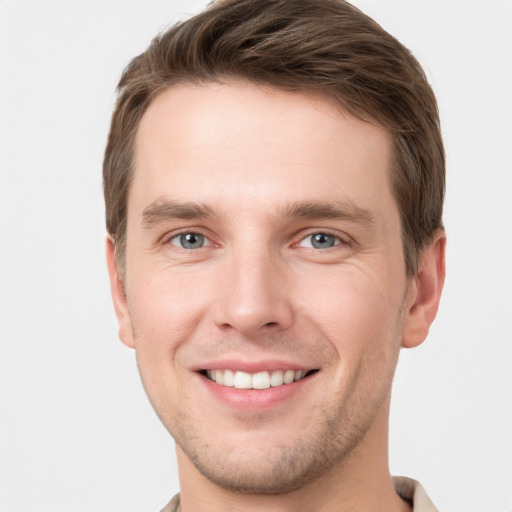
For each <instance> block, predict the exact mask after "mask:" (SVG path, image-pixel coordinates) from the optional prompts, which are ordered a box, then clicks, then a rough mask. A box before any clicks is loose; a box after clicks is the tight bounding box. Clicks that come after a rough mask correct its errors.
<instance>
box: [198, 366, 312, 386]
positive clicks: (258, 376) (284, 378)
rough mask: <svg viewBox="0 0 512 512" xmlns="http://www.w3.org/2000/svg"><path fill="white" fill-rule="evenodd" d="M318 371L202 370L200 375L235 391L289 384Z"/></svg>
mask: <svg viewBox="0 0 512 512" xmlns="http://www.w3.org/2000/svg"><path fill="white" fill-rule="evenodd" d="M317 371H318V370H316V369H313V370H272V371H270V370H268V371H267V370H264V371H261V372H257V373H247V372H242V371H234V370H202V371H201V372H200V373H201V374H202V375H204V376H205V377H206V378H207V379H209V380H211V381H213V382H216V383H217V384H219V385H220V386H226V387H234V388H236V389H268V388H270V387H279V386H284V385H286V384H291V383H293V382H297V381H299V380H302V379H305V378H306V377H308V376H310V375H312V374H313V373H316V372H317Z"/></svg>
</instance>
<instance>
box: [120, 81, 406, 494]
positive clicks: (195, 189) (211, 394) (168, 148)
mask: <svg viewBox="0 0 512 512" xmlns="http://www.w3.org/2000/svg"><path fill="white" fill-rule="evenodd" d="M390 162H391V144H390V140H389V137H388V136H387V134H386V132H385V131H384V130H383V129H381V128H380V127H377V126H374V125H372V124H369V123H365V122H363V121H361V120H358V119H356V118H354V117H352V116H350V115H348V114H346V113H343V112H342V111H341V110H340V109H339V107H337V106H336V105H335V104H334V103H333V102H332V101H330V100H328V99H326V98H323V97H320V96H318V95H313V94H303V93H290V92H282V91H278V90H276V89H272V88H269V87H267V88H264V87H257V86H255V85H250V84H247V83H243V82H228V83H226V84H211V85H203V86H195V85H180V86H175V87H172V88H170V89H169V90H167V91H165V92H164V93H162V94H160V96H159V97H157V98H156V99H155V100H154V101H153V102H152V104H151V105H150V107H149V109H148V110H147V112H146V113H145V114H144V117H143V118H142V121H141V124H140V127H139V130H138V134H137V139H136V154H135V174H134V179H133V181H132V183H131V185H130V193H129V200H128V224H127V254H126V256H127V257H126V282H125V287H126V288H125V289H126V317H125V321H124V325H123V322H121V337H122V339H123V341H124V342H125V343H127V344H128V345H134V346H135V349H136V354H137V361H138V365H139V369H140V373H141V376H142V380H143V383H144V386H145V389H146V391H147V394H148V396H149V398H150V400H151V402H152V404H153V406H154V408H155V410H156V411H157V413H158V415H159V416H160V418H161V420H162V421H163V423H164V425H165V426H166V427H167V428H168V430H169V431H170V432H171V434H172V435H173V437H174V438H175V440H176V442H177V445H178V456H179V457H180V458H181V459H182V460H189V461H192V462H193V464H194V465H195V467H196V468H198V469H199V471H200V472H201V473H202V474H203V475H205V476H206V477H208V478H209V479H210V480H212V481H213V482H215V483H218V484H220V485H222V486H224V487H226V488H231V489H238V490H241V491H246V492H283V491H285V490H289V489H293V488H296V487H298V486H300V485H303V484H304V483H305V482H307V481H310V480H312V479H314V478H316V477H317V476H319V475H321V474H322V473H323V472H325V471H328V470H330V469H332V468H333V467H335V466H336V465H337V464H340V462H341V461H343V460H344V458H346V456H347V455H348V454H349V453H350V452H351V451H352V450H353V448H354V447H355V446H357V445H359V446H362V444H363V441H364V439H365V438H367V437H368V436H369V435H370V434H371V433H372V432H373V431H374V430H376V429H377V428H381V423H382V422H379V421H377V420H376V418H379V417H381V416H383V415H384V414H385V413H387V407H388V398H389V392H390V386H391V381H392V377H393V373H394V369H395V364H396V360H397V356H398V352H399V348H400V345H401V341H402V329H403V319H404V311H405V310H407V308H408V301H409V294H408V289H409V287H408V281H407V279H406V274H405V265H404V258H403V251H402V243H401V236H400V218H399V214H398V210H397V207H396V204H395V201H394V199H393V197H392V194H391V189H390V182H389V167H390ZM121 300H122V299H121ZM213 379H217V380H218V382H215V381H214V380H213ZM290 380H292V382H289V381H290ZM233 384H234V385H233ZM247 387H253V388H262V389H244V388H247ZM365 434H366V436H365Z"/></svg>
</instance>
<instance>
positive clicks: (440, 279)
mask: <svg viewBox="0 0 512 512" xmlns="http://www.w3.org/2000/svg"><path fill="white" fill-rule="evenodd" d="M445 247H446V236H445V233H444V230H442V229H439V230H438V231H436V232H435V233H434V236H433V237H432V242H431V243H430V245H429V246H428V248H427V249H426V250H424V252H423V253H422V254H421V257H420V261H419V266H418V275H417V276H416V277H415V278H414V279H412V281H411V283H410V289H409V292H408V297H407V303H406V304H407V306H406V307H407V310H406V313H405V318H404V326H403V333H402V346H403V347H406V348H412V347H417V346H418V345H420V344H421V343H423V341H424V340H425V338H426V337H427V334H428V331H429V329H430V325H431V324H432V322H433V321H434V318H435V317H436V314H437V309H438V307H439V300H440V299H441V292H442V291H443V285H444V278H445V274H446V269H445Z"/></svg>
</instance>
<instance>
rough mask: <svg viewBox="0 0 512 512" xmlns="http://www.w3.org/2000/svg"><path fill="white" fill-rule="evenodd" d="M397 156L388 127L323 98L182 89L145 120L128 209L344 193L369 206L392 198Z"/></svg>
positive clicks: (156, 104)
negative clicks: (164, 200)
mask: <svg viewBox="0 0 512 512" xmlns="http://www.w3.org/2000/svg"><path fill="white" fill-rule="evenodd" d="M390 153H391V144H390V137H389V136H388V133H387V132H386V131H385V130H384V129H383V128H381V127H379V126H377V125H373V124H370V123H367V122H364V121H362V120H360V119H357V118H355V117H353V116H352V115H350V114H348V113H346V112H344V111H343V110H342V109H341V107H340V106H339V105H338V104H337V103H336V102H335V101H334V100H333V99H330V98H327V97H325V96H323V95H320V94H313V93H304V92H300V93H299V92H286V91H282V90H278V89H276V88H272V87H263V86H257V85H254V84H250V83H246V82H241V81H233V82H228V83H223V84H218V83H215V84H204V85H191V84H182V85H178V86H173V87H171V88H169V89H168V90H166V91H164V92H163V93H161V94H160V95H159V96H157V97H156V98H155V99H154V100H153V102H152V103H151V104H150V106H149V107H148V109H147V111H146V112H145V114H144V116H143V117H142V119H141V122H140V125H139V128H138V131H137V136H136V142H135V175H134V179H133V181H132V185H131V189H130V196H129V209H130V203H132V207H133V205H134V203H135V204H136V205H137V208H138V209H140V208H144V206H146V205H147V203H148V201H149V202H150V201H154V200H155V199H156V198H157V197H159V196H162V195H166V196H169V195H170V196H171V199H177V200H187V201H198V202H202V203H208V204H220V205H223V207H224V208H229V207H230V205H232V206H233V207H238V208H239V207H241V206H243V207H244V209H250V208H251V207H254V208H262V207H264V206H265V205H268V204H271V203H273V204H277V203H279V202H280V203H286V202H292V201H308V200H320V199H321V200H326V199H329V198H332V199H333V200H334V199H339V198H340V197H346V198H347V199H348V200H350V201H353V202H357V203H363V204H362V206H365V207H367V206H371V205H372V204H373V203H374V202H375V199H376V198H378V197H379V196H382V193H383V192H386V194H387V196H388V197H387V199H388V200H389V199H390V187H389V183H388V182H389V178H388V177H389V166H390V161H391V154H390ZM386 194H384V195H386ZM237 199H238V201H237ZM144 202H145V203H146V205H145V204H143V203H144Z"/></svg>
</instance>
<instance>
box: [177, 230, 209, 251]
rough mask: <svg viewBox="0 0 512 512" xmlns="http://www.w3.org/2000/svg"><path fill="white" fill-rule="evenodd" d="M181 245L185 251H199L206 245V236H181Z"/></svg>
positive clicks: (187, 234) (189, 234)
mask: <svg viewBox="0 0 512 512" xmlns="http://www.w3.org/2000/svg"><path fill="white" fill-rule="evenodd" d="M180 244H181V246H182V247H183V248H184V249H198V248H200V247H202V246H203V245H204V236H203V235H200V234H199V233H186V234H183V235H181V236H180Z"/></svg>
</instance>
